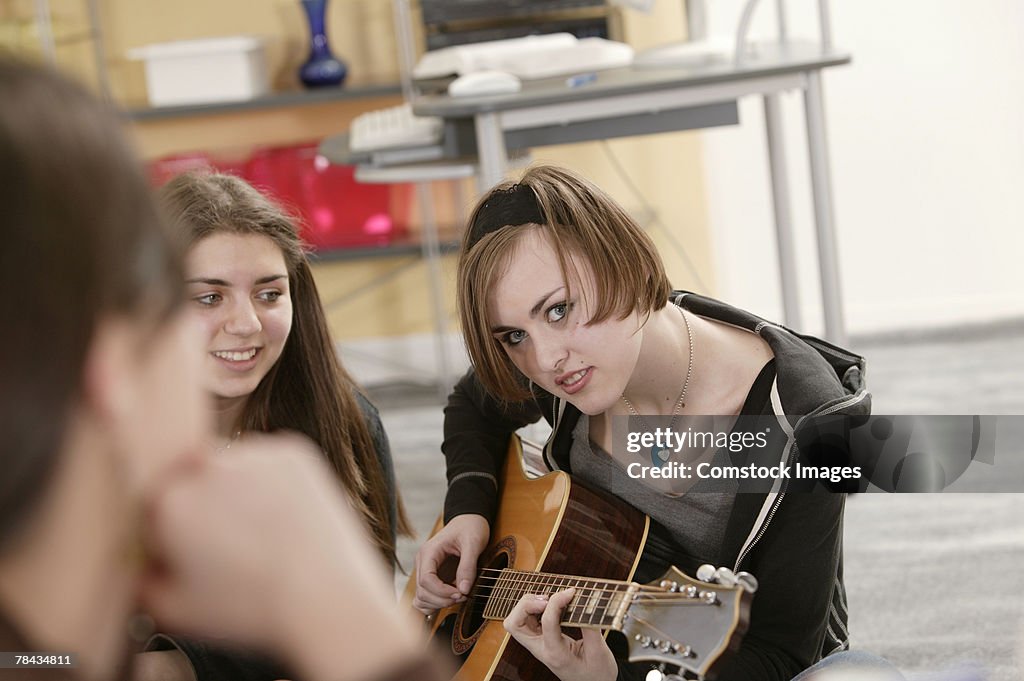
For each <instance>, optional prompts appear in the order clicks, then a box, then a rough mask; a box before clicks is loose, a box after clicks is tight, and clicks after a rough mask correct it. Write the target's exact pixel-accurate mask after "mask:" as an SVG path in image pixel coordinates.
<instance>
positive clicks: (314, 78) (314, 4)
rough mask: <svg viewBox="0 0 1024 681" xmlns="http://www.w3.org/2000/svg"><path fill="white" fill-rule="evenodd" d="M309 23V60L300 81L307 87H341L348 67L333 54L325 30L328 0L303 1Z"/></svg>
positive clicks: (301, 67)
mask: <svg viewBox="0 0 1024 681" xmlns="http://www.w3.org/2000/svg"><path fill="white" fill-rule="evenodd" d="M302 9H304V10H306V19H307V20H308V21H309V46H310V48H309V59H307V60H306V63H305V64H303V65H302V66H300V67H299V80H301V81H302V84H303V85H305V86H306V87H326V86H331V85H341V83H342V82H343V81H344V80H345V76H346V75H348V67H346V66H345V63H344V62H342V61H341V60H340V59H338V58H337V57H335V56H334V54H332V53H331V46H330V45H329V44H328V42H327V31H326V30H325V29H324V16H325V15H326V14H327V0H302Z"/></svg>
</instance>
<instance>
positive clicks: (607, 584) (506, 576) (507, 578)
mask: <svg viewBox="0 0 1024 681" xmlns="http://www.w3.org/2000/svg"><path fill="white" fill-rule="evenodd" d="M481 581H482V582H484V584H481V585H480V586H481V588H483V589H486V590H489V593H487V592H486V591H485V593H484V594H483V595H485V597H486V599H487V601H486V603H487V604H486V606H485V607H484V612H483V616H484V618H485V619H489V620H503V619H505V618H506V617H508V614H509V613H510V612H512V608H514V607H515V606H516V603H518V602H519V601H520V599H522V597H523V596H524V595H526V594H536V595H544V596H550V595H551V594H554V593H556V592H558V591H562V590H563V589H568V588H570V587H572V588H575V589H576V593H575V595H574V596H573V598H572V600H571V601H570V602H569V605H568V606H566V608H565V611H564V612H563V613H562V624H570V625H575V626H582V627H598V628H601V629H609V628H620V627H621V617H622V614H623V613H624V612H625V610H626V608H627V607H628V606H629V602H630V599H631V598H632V595H633V593H635V590H636V588H637V585H635V584H631V583H629V582H615V581H608V580H601V579H590V578H586V577H571V576H566V575H553V574H546V573H543V572H522V571H519V570H509V569H505V570H500V571H497V570H494V571H485V572H484V574H483V575H482V576H481Z"/></svg>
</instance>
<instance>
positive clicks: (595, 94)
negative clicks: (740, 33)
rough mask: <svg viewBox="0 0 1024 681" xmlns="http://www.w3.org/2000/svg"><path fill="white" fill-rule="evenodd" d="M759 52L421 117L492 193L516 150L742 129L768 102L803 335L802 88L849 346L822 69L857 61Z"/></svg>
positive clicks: (830, 321)
mask: <svg viewBox="0 0 1024 681" xmlns="http://www.w3.org/2000/svg"><path fill="white" fill-rule="evenodd" d="M755 48H756V53H754V54H751V55H749V56H747V57H745V58H744V59H743V61H742V62H740V63H738V64H737V63H732V62H729V63H720V64H714V65H707V66H701V67H689V68H659V69H639V68H621V69H612V70H609V71H601V72H599V73H597V77H596V78H595V79H594V80H592V81H590V82H588V83H587V84H586V85H583V86H581V87H575V88H570V87H568V86H567V85H566V79H565V78H550V79H545V80H539V81H527V82H524V86H523V89H522V91H521V92H518V93H515V94H506V95H490V96H483V97H462V98H453V97H449V96H447V95H427V96H424V97H420V98H418V99H416V100H415V101H414V102H413V110H414V111H415V112H416V113H417V114H419V115H423V116H440V117H442V118H444V119H445V124H446V132H445V140H446V145H447V147H448V148H447V149H446V150H445V154H448V153H475V154H476V155H477V157H478V158H479V163H480V174H479V181H480V187H481V189H482V190H485V189H487V188H489V187H491V186H492V185H494V184H495V183H497V182H499V181H501V179H502V178H503V177H504V175H505V170H506V167H507V163H508V150H509V149H510V148H521V147H530V146H542V145H545V144H562V143H567V142H580V141H585V140H594V139H606V138H611V137H622V136H629V135H640V134H650V133H657V132H667V131H670V130H684V129H687V128H696V127H707V126H709V125H722V124H728V123H736V122H738V117H737V115H736V111H737V109H736V101H737V99H738V98H740V97H744V96H748V95H760V96H761V97H763V98H764V112H765V123H766V130H767V143H768V158H769V164H770V176H771V184H772V199H773V202H774V213H775V227H776V239H777V241H778V250H779V271H780V277H781V283H782V298H783V301H782V302H783V309H784V311H785V319H786V323H787V324H788V325H789V326H792V327H794V328H801V327H802V326H803V325H802V323H801V320H800V310H799V298H798V290H797V289H798V286H797V282H796V279H795V277H796V266H795V265H796V258H795V250H794V244H793V238H792V229H791V215H790V208H789V182H788V179H787V174H786V159H785V149H784V143H783V136H782V121H781V107H780V99H779V96H780V94H781V93H782V92H785V91H788V90H801V91H802V92H803V95H804V107H805V122H806V131H807V142H808V148H809V150H810V173H811V189H812V194H813V200H814V220H815V227H816V233H817V241H818V268H819V271H820V273H821V293H822V305H823V307H824V316H825V336H826V337H827V338H828V339H829V340H831V341H833V342H835V343H838V344H845V342H846V330H845V323H844V320H843V309H842V295H841V292H840V287H839V269H838V259H837V256H836V241H835V226H834V217H833V207H832V187H831V178H830V169H829V161H828V144H827V140H826V136H825V117H824V108H823V104H822V85H821V71H822V69H824V68H827V67H830V66H838V65H841V64H847V63H849V61H850V55H849V54H847V53H843V52H837V51H834V50H823V49H822V47H821V46H820V45H818V44H816V43H803V42H796V41H790V42H787V43H780V44H769V45H763V44H759V45H756V46H755Z"/></svg>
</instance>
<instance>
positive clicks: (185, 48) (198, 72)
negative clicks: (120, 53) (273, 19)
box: [128, 36, 269, 106]
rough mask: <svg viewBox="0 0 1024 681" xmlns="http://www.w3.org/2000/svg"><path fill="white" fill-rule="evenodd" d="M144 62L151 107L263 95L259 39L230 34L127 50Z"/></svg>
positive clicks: (263, 61)
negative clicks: (228, 35)
mask: <svg viewBox="0 0 1024 681" xmlns="http://www.w3.org/2000/svg"><path fill="white" fill-rule="evenodd" d="M128 57H129V58H131V59H138V60H144V61H145V62H146V89H147V91H148V92H149V103H150V104H151V105H153V106H170V105H175V104H205V103H208V102H234V101H239V100H246V99H253V98H254V97H259V96H260V95H262V94H264V93H266V92H267V90H268V89H269V84H268V79H267V60H266V54H265V50H264V41H263V39H262V38H259V37H257V36H230V37H225V38H206V39H202V40H180V41H177V42H173V43H160V44H157V45H146V46H144V47H137V48H135V49H132V50H129V51H128Z"/></svg>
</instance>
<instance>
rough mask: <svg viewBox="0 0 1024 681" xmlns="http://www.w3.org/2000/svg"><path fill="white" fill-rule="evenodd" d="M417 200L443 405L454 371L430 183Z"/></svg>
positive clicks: (418, 191) (418, 189) (420, 187)
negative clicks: (451, 362)
mask: <svg viewBox="0 0 1024 681" xmlns="http://www.w3.org/2000/svg"><path fill="white" fill-rule="evenodd" d="M416 199H417V200H418V201H419V204H420V215H421V216H423V244H422V248H423V258H424V260H426V261H427V276H428V278H429V279H430V302H431V303H432V304H433V308H434V336H435V338H434V352H435V353H436V356H437V392H438V395H440V397H441V402H442V403H443V402H445V401H446V400H447V399H448V393H450V392H451V389H452V385H451V380H452V371H451V367H450V366H449V365H448V348H447V346H446V343H447V330H448V324H447V322H446V320H447V317H448V313H447V312H446V311H445V309H444V282H443V278H442V274H441V246H440V243H439V240H438V236H437V213H435V212H434V194H433V192H432V191H431V187H430V183H429V182H417V183H416Z"/></svg>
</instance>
